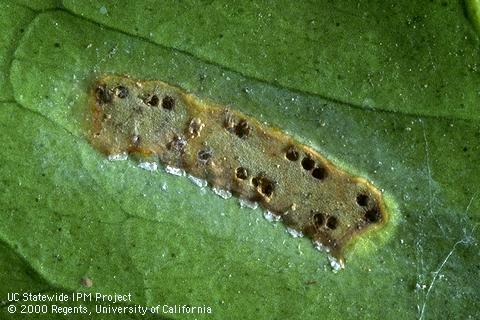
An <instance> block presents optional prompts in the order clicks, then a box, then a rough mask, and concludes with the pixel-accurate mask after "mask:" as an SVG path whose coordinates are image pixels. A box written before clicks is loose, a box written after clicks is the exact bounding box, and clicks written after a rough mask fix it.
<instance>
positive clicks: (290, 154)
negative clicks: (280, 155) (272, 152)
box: [285, 147, 300, 161]
mask: <svg viewBox="0 0 480 320" xmlns="http://www.w3.org/2000/svg"><path fill="white" fill-rule="evenodd" d="M285 157H287V159H288V160H290V161H297V160H298V158H299V157H300V155H299V154H298V152H297V151H296V150H295V149H294V148H293V147H291V148H289V149H288V150H287V153H286V154H285Z"/></svg>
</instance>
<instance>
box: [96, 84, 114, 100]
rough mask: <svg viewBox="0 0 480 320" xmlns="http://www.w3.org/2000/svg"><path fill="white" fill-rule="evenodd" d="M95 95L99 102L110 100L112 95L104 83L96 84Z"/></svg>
mask: <svg viewBox="0 0 480 320" xmlns="http://www.w3.org/2000/svg"><path fill="white" fill-rule="evenodd" d="M95 97H96V98H97V102H99V103H109V102H111V101H112V96H111V95H110V92H109V91H108V89H107V86H106V85H98V86H97V87H96V88H95Z"/></svg>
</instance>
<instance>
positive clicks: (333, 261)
mask: <svg viewBox="0 0 480 320" xmlns="http://www.w3.org/2000/svg"><path fill="white" fill-rule="evenodd" d="M328 261H329V262H330V267H332V271H333V272H334V273H337V272H338V271H340V270H341V269H343V268H344V266H343V263H341V262H340V261H338V260H337V259H335V258H334V257H332V256H328Z"/></svg>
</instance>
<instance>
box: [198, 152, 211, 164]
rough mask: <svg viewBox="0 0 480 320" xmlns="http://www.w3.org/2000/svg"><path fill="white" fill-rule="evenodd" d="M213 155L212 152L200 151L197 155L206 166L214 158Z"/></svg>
mask: <svg viewBox="0 0 480 320" xmlns="http://www.w3.org/2000/svg"><path fill="white" fill-rule="evenodd" d="M212 155H213V151H212V150H200V151H198V154H197V157H198V161H199V162H201V163H203V164H205V163H207V161H208V160H209V159H210V158H211V157H212Z"/></svg>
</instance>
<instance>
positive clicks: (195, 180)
mask: <svg viewBox="0 0 480 320" xmlns="http://www.w3.org/2000/svg"><path fill="white" fill-rule="evenodd" d="M188 179H189V180H190V181H192V182H193V183H194V184H195V185H197V186H199V187H200V188H204V187H206V186H207V185H208V182H207V180H204V179H200V178H197V177H194V176H192V175H190V174H189V175H188Z"/></svg>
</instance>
